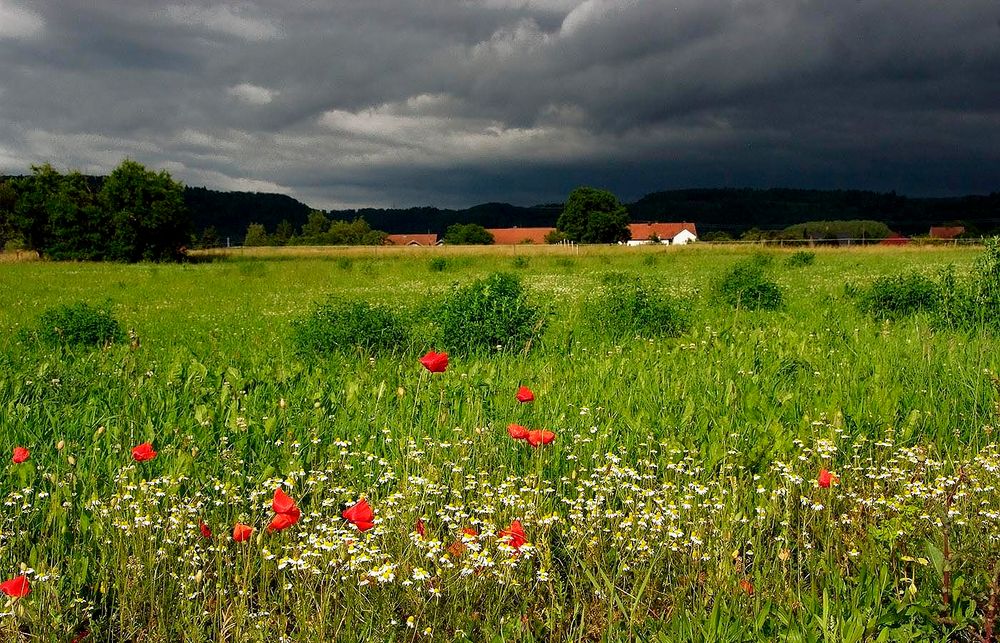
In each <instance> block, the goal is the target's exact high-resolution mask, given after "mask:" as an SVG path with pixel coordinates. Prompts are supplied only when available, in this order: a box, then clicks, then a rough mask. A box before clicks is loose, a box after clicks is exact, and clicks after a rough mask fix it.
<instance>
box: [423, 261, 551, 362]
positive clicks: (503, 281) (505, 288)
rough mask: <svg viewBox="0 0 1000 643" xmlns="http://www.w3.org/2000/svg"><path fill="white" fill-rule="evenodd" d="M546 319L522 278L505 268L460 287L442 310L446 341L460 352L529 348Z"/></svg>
mask: <svg viewBox="0 0 1000 643" xmlns="http://www.w3.org/2000/svg"><path fill="white" fill-rule="evenodd" d="M545 323H546V317H545V314H544V312H543V311H542V310H541V309H540V308H538V307H537V306H534V305H532V304H531V303H530V302H529V301H528V291H527V289H526V288H525V287H524V284H523V283H522V282H521V279H520V278H519V277H517V276H516V275H513V274H510V273H502V272H500V273H494V274H492V275H490V276H488V277H486V278H484V279H478V280H476V281H474V282H472V283H470V284H467V285H465V286H462V287H456V288H455V289H454V290H453V291H452V292H451V294H449V295H448V297H447V298H446V299H445V300H444V303H443V304H442V306H441V309H440V311H439V312H438V324H439V326H440V328H441V331H442V332H443V333H444V338H443V342H444V344H445V345H446V346H447V347H448V348H450V349H451V350H453V351H456V352H460V353H462V352H464V353H470V352H477V351H495V350H505V351H515V350H521V349H525V350H526V349H528V348H529V347H530V346H531V344H532V342H534V341H535V340H536V339H537V338H538V337H539V336H541V334H542V331H543V330H544V329H545Z"/></svg>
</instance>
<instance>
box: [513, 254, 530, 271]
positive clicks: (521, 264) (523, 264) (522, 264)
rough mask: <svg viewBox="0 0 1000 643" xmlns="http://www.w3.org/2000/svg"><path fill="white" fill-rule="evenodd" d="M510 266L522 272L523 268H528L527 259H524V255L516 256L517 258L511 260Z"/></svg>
mask: <svg viewBox="0 0 1000 643" xmlns="http://www.w3.org/2000/svg"><path fill="white" fill-rule="evenodd" d="M510 265H512V266H514V267H515V268H518V269H520V270H523V269H524V268H527V267H528V258H527V257H525V256H524V255H517V256H516V257H514V259H513V260H512V261H511V262H510Z"/></svg>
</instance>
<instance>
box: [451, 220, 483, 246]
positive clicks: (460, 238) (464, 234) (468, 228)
mask: <svg viewBox="0 0 1000 643" xmlns="http://www.w3.org/2000/svg"><path fill="white" fill-rule="evenodd" d="M493 241H494V239H493V235H492V234H491V233H490V231H489V230H487V229H486V228H484V227H483V226H481V225H479V224H478V223H455V224H452V225H450V226H448V229H447V230H446V231H445V233H444V242H445V243H447V244H450V245H468V246H488V245H491V244H492V243H493Z"/></svg>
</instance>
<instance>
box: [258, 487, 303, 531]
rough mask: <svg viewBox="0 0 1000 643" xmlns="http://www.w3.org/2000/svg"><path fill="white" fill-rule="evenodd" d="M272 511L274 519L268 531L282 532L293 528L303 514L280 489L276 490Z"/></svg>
mask: <svg viewBox="0 0 1000 643" xmlns="http://www.w3.org/2000/svg"><path fill="white" fill-rule="evenodd" d="M271 509H272V510H273V511H274V514H275V515H274V519H273V520H272V521H271V524H270V525H268V526H267V530H268V531H281V530H282V529H285V528H287V527H291V526H292V525H294V524H295V523H297V522H298V521H299V517H300V516H301V515H302V512H301V511H300V510H299V508H298V506H297V505H296V504H295V501H294V500H292V498H291V496H289V495H288V494H287V493H285V492H284V491H282V490H281V487H278V488H277V489H275V490H274V500H272V501H271Z"/></svg>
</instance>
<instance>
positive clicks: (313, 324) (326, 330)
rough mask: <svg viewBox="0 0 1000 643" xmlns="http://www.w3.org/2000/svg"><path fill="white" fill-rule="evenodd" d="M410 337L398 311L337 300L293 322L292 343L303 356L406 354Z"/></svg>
mask: <svg viewBox="0 0 1000 643" xmlns="http://www.w3.org/2000/svg"><path fill="white" fill-rule="evenodd" d="M408 337H409V335H408V333H407V330H406V326H405V324H404V323H403V321H402V319H401V318H400V316H399V315H398V314H397V313H396V312H395V311H393V310H391V309H389V308H387V307H385V306H381V305H377V304H369V303H367V302H364V301H356V300H346V299H342V298H339V297H336V296H330V297H328V298H327V299H326V301H323V302H320V303H317V304H315V305H314V306H313V309H312V311H310V312H309V313H308V314H307V315H305V316H303V317H301V318H299V319H296V320H294V321H293V322H292V342H293V344H294V345H295V348H296V350H297V351H298V352H299V353H300V354H302V355H316V354H321V355H322V354H330V353H338V352H339V353H344V352H350V351H354V350H363V351H367V352H369V353H391V352H393V351H399V350H403V349H404V348H405V346H406V344H407V340H408Z"/></svg>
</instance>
